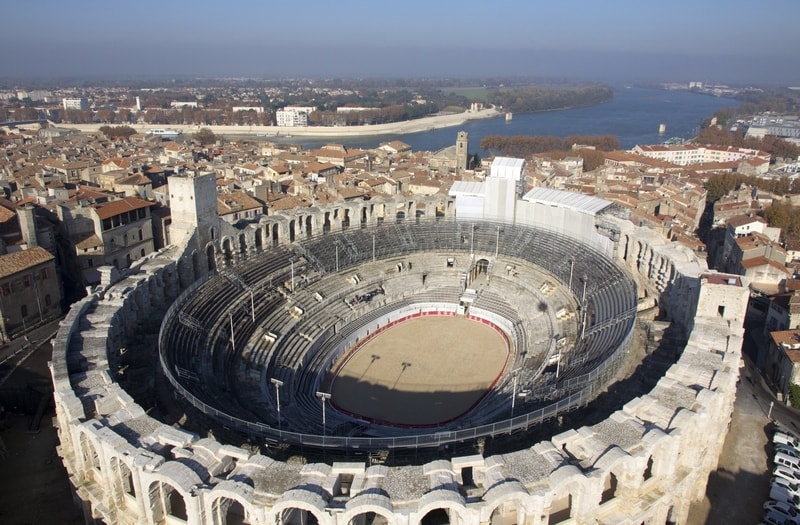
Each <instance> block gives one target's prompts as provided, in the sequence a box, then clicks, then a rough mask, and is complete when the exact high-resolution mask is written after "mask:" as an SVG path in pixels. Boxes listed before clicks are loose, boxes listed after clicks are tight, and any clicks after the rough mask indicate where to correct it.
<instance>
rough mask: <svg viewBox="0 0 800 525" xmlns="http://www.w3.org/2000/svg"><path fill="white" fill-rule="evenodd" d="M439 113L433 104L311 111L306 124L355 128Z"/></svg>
mask: <svg viewBox="0 0 800 525" xmlns="http://www.w3.org/2000/svg"><path fill="white" fill-rule="evenodd" d="M437 111H439V108H438V106H436V105H435V104H431V103H427V104H394V105H391V106H387V107H383V108H375V109H369V110H364V111H347V112H343V113H340V112H337V111H321V110H317V111H312V112H311V114H310V115H309V116H308V122H309V124H311V125H315V126H357V125H363V124H383V123H386V122H401V121H404V120H413V119H416V118H421V117H425V116H427V115H431V114H433V113H436V112H437Z"/></svg>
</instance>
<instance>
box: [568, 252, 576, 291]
mask: <svg viewBox="0 0 800 525" xmlns="http://www.w3.org/2000/svg"><path fill="white" fill-rule="evenodd" d="M574 268H575V259H570V260H569V293H572V270H573V269H574Z"/></svg>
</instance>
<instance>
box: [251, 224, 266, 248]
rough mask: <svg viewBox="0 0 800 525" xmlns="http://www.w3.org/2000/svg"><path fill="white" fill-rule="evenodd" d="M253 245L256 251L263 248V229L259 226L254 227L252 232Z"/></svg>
mask: <svg viewBox="0 0 800 525" xmlns="http://www.w3.org/2000/svg"><path fill="white" fill-rule="evenodd" d="M253 245H254V247H255V250H256V251H257V252H260V251H261V250H263V249H264V231H263V230H262V229H261V228H256V231H255V232H254V233H253Z"/></svg>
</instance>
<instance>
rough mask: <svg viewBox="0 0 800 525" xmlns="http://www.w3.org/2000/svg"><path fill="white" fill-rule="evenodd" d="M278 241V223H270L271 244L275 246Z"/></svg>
mask: <svg viewBox="0 0 800 525" xmlns="http://www.w3.org/2000/svg"><path fill="white" fill-rule="evenodd" d="M279 241H280V239H279V236H278V225H277V224H273V225H272V245H273V246H277V245H278V242H279Z"/></svg>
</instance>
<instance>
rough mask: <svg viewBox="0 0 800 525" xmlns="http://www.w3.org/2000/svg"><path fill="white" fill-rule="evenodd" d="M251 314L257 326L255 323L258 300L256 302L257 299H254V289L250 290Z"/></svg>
mask: <svg viewBox="0 0 800 525" xmlns="http://www.w3.org/2000/svg"><path fill="white" fill-rule="evenodd" d="M250 313H251V314H252V316H253V323H254V324H255V322H256V300H255V297H253V289H252V288H251V289H250Z"/></svg>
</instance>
